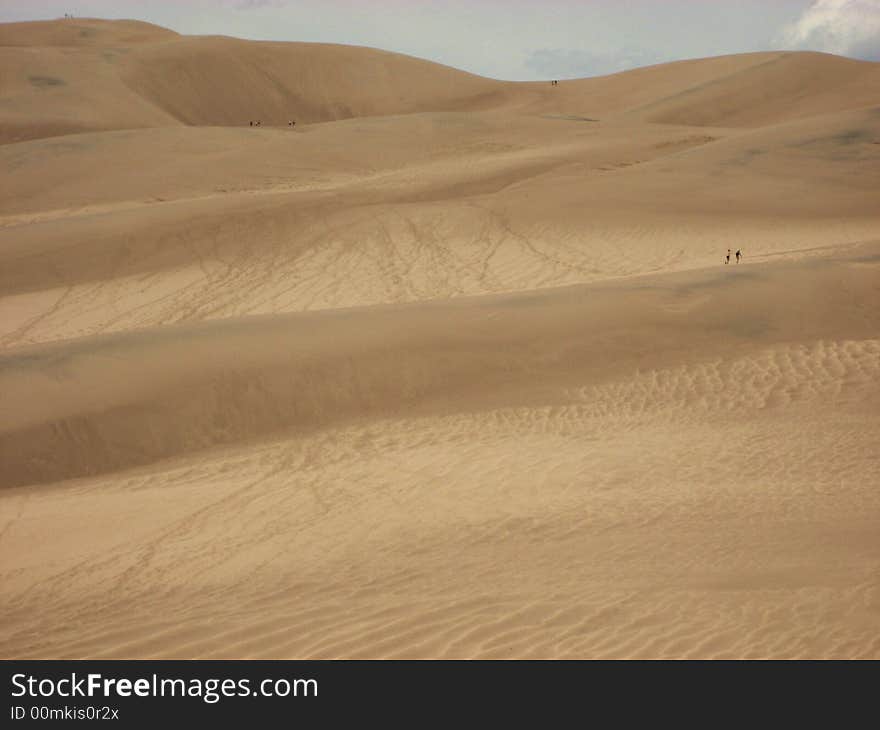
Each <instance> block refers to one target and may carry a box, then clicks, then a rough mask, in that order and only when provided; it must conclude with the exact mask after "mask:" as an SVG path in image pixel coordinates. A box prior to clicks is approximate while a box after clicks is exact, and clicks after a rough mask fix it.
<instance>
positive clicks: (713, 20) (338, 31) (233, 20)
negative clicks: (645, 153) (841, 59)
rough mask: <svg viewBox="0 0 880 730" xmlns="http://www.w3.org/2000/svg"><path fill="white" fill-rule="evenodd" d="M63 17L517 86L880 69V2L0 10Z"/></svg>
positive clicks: (249, 1)
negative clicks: (718, 67)
mask: <svg viewBox="0 0 880 730" xmlns="http://www.w3.org/2000/svg"><path fill="white" fill-rule="evenodd" d="M65 13H71V14H73V15H75V16H79V17H97V18H135V19H138V20H146V21H149V22H151V23H156V24H158V25H161V26H164V27H166V28H171V29H172V30H176V31H178V32H179V33H186V34H194V35H229V36H235V37H239V38H250V39H255V40H283V41H319V42H325V43H345V44H351V45H360V46H371V47H373V48H382V49H385V50H389V51H396V52H399V53H406V54H409V55H412V56H418V57H419V58H426V59H429V60H432V61H437V62H439V63H443V64H446V65H448V66H454V67H456V68H460V69H464V70H466V71H470V72H472V73H477V74H480V75H483V76H489V77H492V78H497V79H507V80H518V81H519V80H539V79H549V78H558V79H565V78H576V77H584V76H596V75H601V74H607V73H614V72H616V71H623V70H626V69H629V68H635V67H638V66H646V65H651V64H654V63H662V62H666V61H675V60H681V59H686V58H701V57H705V56H718V55H723V54H729V53H747V52H751V51H766V50H777V49H791V50H813V51H824V52H828V53H836V54H839V55H844V56H850V57H852V58H861V59H866V60H880V0H0V22H10V21H18V20H37V19H47V18H58V17H62V16H63V15H64V14H65Z"/></svg>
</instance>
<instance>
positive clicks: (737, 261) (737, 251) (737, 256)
mask: <svg viewBox="0 0 880 730" xmlns="http://www.w3.org/2000/svg"><path fill="white" fill-rule="evenodd" d="M740 258H742V251H740V250H739V249H736V263H739V260H740Z"/></svg>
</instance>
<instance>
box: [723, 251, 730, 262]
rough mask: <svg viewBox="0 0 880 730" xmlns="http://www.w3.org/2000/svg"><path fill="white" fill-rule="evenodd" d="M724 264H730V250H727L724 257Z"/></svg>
mask: <svg viewBox="0 0 880 730" xmlns="http://www.w3.org/2000/svg"><path fill="white" fill-rule="evenodd" d="M724 263H725V264H729V263H730V249H727V256H725V257H724Z"/></svg>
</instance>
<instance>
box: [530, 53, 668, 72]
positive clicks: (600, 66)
mask: <svg viewBox="0 0 880 730" xmlns="http://www.w3.org/2000/svg"><path fill="white" fill-rule="evenodd" d="M664 60H667V59H665V58H664V57H662V56H660V55H659V54H657V53H655V52H654V51H650V50H647V49H644V48H619V49H616V50H613V51H591V50H585V49H580V48H541V49H539V50H537V51H532V52H531V53H530V54H529V56H528V58H527V59H526V61H525V65H526V68H528V69H530V70H531V71H533V72H534V73H535V74H536V75H538V76H540V77H543V78H560V79H563V78H569V79H572V78H583V77H585V76H603V75H605V74H612V73H617V72H618V71H626V70H628V69H631V68H638V67H640V66H650V65H652V64H655V63H660V62H662V61H664Z"/></svg>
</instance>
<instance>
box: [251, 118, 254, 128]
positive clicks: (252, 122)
mask: <svg viewBox="0 0 880 730" xmlns="http://www.w3.org/2000/svg"><path fill="white" fill-rule="evenodd" d="M251 126H252V127H253V126H254V120H253V119H251Z"/></svg>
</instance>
